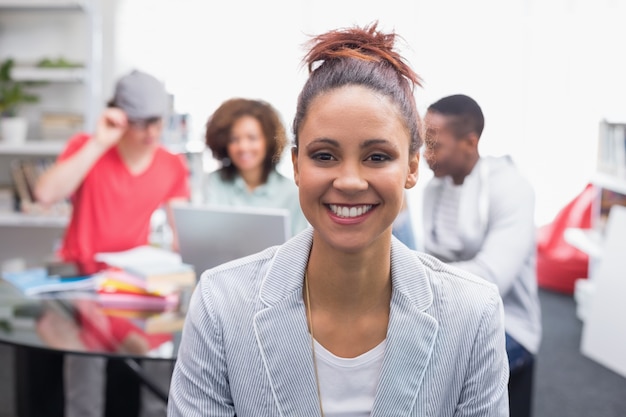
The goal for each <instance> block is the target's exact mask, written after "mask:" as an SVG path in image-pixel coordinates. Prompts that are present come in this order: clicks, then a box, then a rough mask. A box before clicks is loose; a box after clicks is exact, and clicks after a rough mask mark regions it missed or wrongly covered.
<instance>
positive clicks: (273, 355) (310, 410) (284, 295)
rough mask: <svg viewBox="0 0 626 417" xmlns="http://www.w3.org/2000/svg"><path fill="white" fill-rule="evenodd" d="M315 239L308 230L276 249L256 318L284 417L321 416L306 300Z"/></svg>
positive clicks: (258, 336)
mask: <svg viewBox="0 0 626 417" xmlns="http://www.w3.org/2000/svg"><path fill="white" fill-rule="evenodd" d="M311 241H312V231H311V229H308V230H307V231H305V232H303V233H301V234H300V235H298V236H296V237H294V238H293V239H291V240H290V241H288V242H287V243H286V244H285V245H283V246H282V247H281V248H280V249H279V250H278V251H277V252H276V255H275V256H274V259H273V261H272V262H273V263H272V266H271V267H270V268H269V271H268V273H267V275H266V276H265V278H264V281H263V283H262V285H261V294H260V296H261V300H262V301H263V303H264V304H265V305H266V308H265V309H263V310H261V311H260V312H259V313H258V314H257V315H256V316H255V319H254V326H255V331H256V337H257V343H258V346H259V349H260V351H261V355H262V357H263V361H264V365H265V371H266V373H267V376H268V378H269V381H270V385H271V389H272V394H273V396H274V401H275V402H276V405H277V407H278V409H279V410H280V412H281V415H283V416H303V417H305V416H316V417H317V416H319V415H320V412H319V405H318V404H319V403H318V397H317V385H316V382H315V374H314V370H313V354H312V349H311V338H310V335H309V331H308V328H307V323H306V314H305V310H304V303H303V301H302V283H303V277H304V269H305V267H306V263H307V260H308V256H309V250H310V247H311ZM287 254H289V255H287ZM294 254H295V255H294ZM277 329H280V330H279V331H277Z"/></svg>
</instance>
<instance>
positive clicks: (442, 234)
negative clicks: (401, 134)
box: [422, 94, 541, 417]
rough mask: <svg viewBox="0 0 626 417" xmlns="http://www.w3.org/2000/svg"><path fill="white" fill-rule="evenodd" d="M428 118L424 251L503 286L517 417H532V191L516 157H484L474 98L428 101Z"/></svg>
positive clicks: (535, 301) (536, 326)
mask: <svg viewBox="0 0 626 417" xmlns="http://www.w3.org/2000/svg"><path fill="white" fill-rule="evenodd" d="M424 123H425V127H426V136H425V141H424V143H425V150H424V157H425V159H426V161H427V163H428V165H429V167H430V168H431V170H432V171H433V173H434V177H433V178H432V179H431V180H430V182H429V183H428V184H427V185H426V188H425V189H424V199H423V201H424V203H423V204H424V207H423V211H422V212H423V216H424V217H423V226H424V234H423V247H424V250H425V251H426V252H427V253H429V254H430V255H433V256H435V257H437V258H439V259H441V260H443V261H444V262H447V263H449V264H451V265H454V266H457V267H459V268H461V269H464V270H466V271H469V272H472V273H474V274H476V275H478V276H480V277H482V278H484V279H486V280H488V281H491V282H493V283H495V284H496V285H497V286H498V288H499V290H500V295H501V297H502V300H503V304H504V314H505V328H506V345H507V346H506V348H507V353H508V355H509V366H510V369H511V375H510V381H509V398H510V401H509V402H510V409H511V417H522V416H524V417H527V416H529V415H530V410H531V393H532V374H533V367H534V356H535V354H536V353H537V351H538V350H539V344H540V341H541V311H540V305H539V298H538V294H537V280H536V273H535V253H536V242H535V230H536V228H535V223H534V204H535V197H534V190H533V188H532V186H531V185H530V183H529V182H528V181H527V180H526V178H524V177H523V176H522V175H521V173H520V172H519V170H518V169H517V168H516V166H515V165H514V164H513V162H512V160H511V158H510V157H508V156H503V157H497V158H496V157H481V156H480V154H479V152H478V141H479V139H480V136H481V134H482V131H483V127H484V117H483V113H482V110H481V108H480V106H479V105H478V104H477V103H476V101H475V100H473V99H472V98H471V97H468V96H466V95H461V94H457V95H452V96H448V97H444V98H442V99H440V100H438V101H437V102H435V103H433V104H431V105H430V106H429V107H428V111H427V113H426V116H425V118H424Z"/></svg>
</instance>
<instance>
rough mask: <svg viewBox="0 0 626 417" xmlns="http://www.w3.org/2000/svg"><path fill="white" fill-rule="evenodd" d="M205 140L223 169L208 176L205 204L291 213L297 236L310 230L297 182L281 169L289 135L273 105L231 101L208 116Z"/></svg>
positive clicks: (205, 180) (242, 100) (247, 100)
mask: <svg viewBox="0 0 626 417" xmlns="http://www.w3.org/2000/svg"><path fill="white" fill-rule="evenodd" d="M205 140H206V145H207V146H208V147H209V149H210V150H211V152H212V155H213V157H214V158H215V159H217V160H218V161H219V162H220V163H221V165H222V166H221V167H220V168H219V169H218V170H216V171H214V172H211V173H209V174H208V175H207V176H206V177H205V178H204V187H203V200H204V202H205V203H208V204H213V205H223V206H254V207H268V208H282V209H287V210H289V214H290V218H291V233H292V234H296V233H298V232H300V231H302V230H304V229H305V228H306V227H307V226H308V223H307V221H306V219H305V218H304V215H303V214H302V210H301V209H300V205H299V203H298V189H297V187H296V185H295V183H294V182H293V180H292V179H290V178H287V177H285V176H283V175H281V174H280V173H279V172H278V171H277V169H276V166H277V165H278V163H279V161H280V156H281V154H282V152H283V149H284V148H285V146H286V145H287V135H286V132H285V127H284V126H283V123H282V121H281V120H280V117H279V114H278V112H277V111H276V110H275V109H274V107H272V106H271V105H270V104H269V103H267V102H264V101H261V100H250V99H245V98H233V99H230V100H226V101H225V102H224V103H222V104H221V105H220V106H219V107H218V109H217V110H216V111H215V112H214V113H213V114H212V115H211V117H210V118H209V120H208V122H207V125H206V134H205Z"/></svg>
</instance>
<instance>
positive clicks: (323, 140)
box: [306, 138, 340, 148]
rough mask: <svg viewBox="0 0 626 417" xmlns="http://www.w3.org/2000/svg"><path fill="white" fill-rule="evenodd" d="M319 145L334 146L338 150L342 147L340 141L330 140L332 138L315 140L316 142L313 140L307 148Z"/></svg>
mask: <svg viewBox="0 0 626 417" xmlns="http://www.w3.org/2000/svg"><path fill="white" fill-rule="evenodd" d="M319 143H325V144H328V145H331V146H334V147H336V148H338V147H339V146H340V145H339V141H338V140H335V139H330V138H319V139H314V140H312V141H311V142H309V143H308V144H307V145H306V147H307V148H309V147H311V146H313V145H316V144H319Z"/></svg>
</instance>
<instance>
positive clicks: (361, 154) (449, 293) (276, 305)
mask: <svg viewBox="0 0 626 417" xmlns="http://www.w3.org/2000/svg"><path fill="white" fill-rule="evenodd" d="M395 39H396V37H395V34H394V33H385V32H382V31H380V30H378V28H377V25H376V24H372V25H370V26H367V27H363V28H361V27H354V28H349V29H343V30H332V31H330V32H327V33H324V34H322V35H319V36H317V37H315V38H313V39H312V43H311V49H310V50H309V53H308V54H307V56H306V63H307V64H308V67H309V72H310V73H309V78H308V80H307V82H306V83H305V85H304V88H303V90H302V92H301V93H300V96H299V98H298V105H297V109H296V116H295V120H294V123H293V128H294V136H295V147H294V149H293V151H292V161H293V165H294V173H295V180H296V183H297V184H298V186H299V198H300V203H301V206H302V210H303V211H304V214H305V216H306V218H307V219H308V221H309V222H310V224H311V226H312V227H311V228H308V229H307V230H305V231H304V232H302V233H300V234H298V235H297V236H295V237H293V238H292V239H290V240H289V241H287V242H286V243H285V244H283V245H281V246H276V247H272V248H269V249H266V250H265V251H263V252H260V253H258V254H255V255H252V256H249V257H247V258H243V259H239V260H236V261H233V262H230V263H227V264H225V265H221V266H219V267H216V268H214V269H210V270H207V271H206V272H205V273H204V274H203V275H202V277H201V279H200V282H199V284H198V288H197V290H196V291H195V292H194V295H193V300H192V302H191V306H190V310H189V315H188V319H187V322H186V324H185V329H184V332H183V340H182V343H181V346H180V350H179V357H178V360H177V362H176V369H175V371H174V375H173V380H172V386H171V391H170V402H169V404H168V406H169V409H168V411H169V414H168V415H171V416H201V415H205V416H216V415H220V416H234V415H237V416H240V417H246V416H255V417H258V416H268V417H269V416H277V415H285V416H305V415H311V416H312V415H322V416H339V415H351V416H359V417H361V416H363V417H364V416H370V415H393V416H422V415H436V416H440V417H448V416H450V417H451V416H456V417H466V416H472V417H478V416H480V417H485V416H487V417H495V416H508V407H507V404H508V403H507V385H506V383H507V379H508V363H507V357H506V351H505V348H504V346H505V345H504V340H505V339H504V328H503V317H502V301H501V299H500V297H499V295H498V290H497V288H496V287H495V285H493V284H490V283H488V282H486V281H484V280H482V279H480V278H478V277H476V276H474V275H471V274H468V273H465V272H463V271H461V270H458V269H455V268H452V267H449V266H446V265H445V264H443V263H441V262H439V261H437V260H435V259H434V258H432V257H429V256H426V255H423V254H419V253H417V252H414V251H412V250H410V249H408V248H407V247H406V246H405V245H403V244H402V243H401V242H400V241H399V240H397V239H395V238H394V237H393V236H392V227H393V222H394V219H395V218H396V217H397V215H398V213H399V212H400V210H401V208H402V206H403V202H404V192H405V190H407V189H410V188H411V187H413V186H414V185H415V183H416V181H417V171H418V166H419V164H418V162H419V157H418V149H419V146H420V145H421V137H420V129H419V125H418V120H419V115H418V113H417V110H416V105H415V99H414V97H413V88H414V86H415V85H416V84H418V83H419V77H418V76H417V74H416V73H415V72H414V71H413V70H412V69H411V68H410V67H409V66H408V65H407V64H406V63H405V61H404V59H403V58H402V56H401V55H399V53H398V52H397V51H396V50H395V49H394V44H395ZM318 64H319V65H318Z"/></svg>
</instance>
